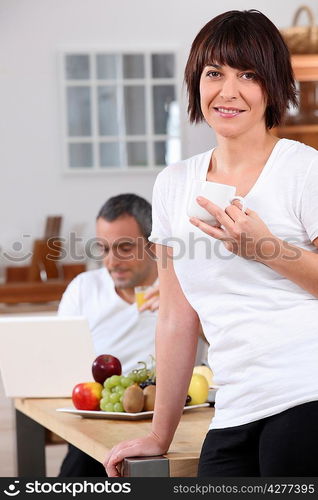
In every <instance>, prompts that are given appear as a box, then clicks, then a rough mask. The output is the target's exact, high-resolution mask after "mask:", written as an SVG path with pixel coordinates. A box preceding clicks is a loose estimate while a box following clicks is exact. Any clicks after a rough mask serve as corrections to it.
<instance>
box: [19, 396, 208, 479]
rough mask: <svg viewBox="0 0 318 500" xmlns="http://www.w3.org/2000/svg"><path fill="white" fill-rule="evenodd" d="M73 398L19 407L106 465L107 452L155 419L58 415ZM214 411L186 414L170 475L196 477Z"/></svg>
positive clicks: (171, 458) (146, 428) (172, 448)
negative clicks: (115, 418) (129, 419)
mask: <svg viewBox="0 0 318 500" xmlns="http://www.w3.org/2000/svg"><path fill="white" fill-rule="evenodd" d="M72 406H73V405H72V400H71V399H58V398H52V399H16V400H15V407H16V409H17V410H20V411H21V412H22V413H24V414H25V415H27V416H29V417H30V418H32V419H33V420H35V421H36V422H38V423H39V424H41V425H43V426H44V427H46V428H47V429H49V430H51V431H52V432H55V433H56V434H58V435H59V436H61V437H62V438H63V439H65V440H66V441H68V442H69V443H71V444H73V445H74V446H76V447H78V448H80V449H81V450H83V451H84V452H86V453H88V454H89V455H91V456H92V457H94V458H95V459H96V460H98V461H100V462H102V461H103V459H104V457H105V456H106V453H107V451H108V450H109V449H110V448H112V447H113V446H114V445H116V444H118V443H119V442H120V441H123V440H126V439H133V438H137V437H140V436H144V435H145V434H147V433H148V432H149V430H150V427H151V420H150V419H145V420H136V421H128V420H127V421H126V420H124V421H123V420H111V419H90V418H82V417H80V416H78V415H72V414H67V413H61V412H57V411H56V409H57V408H65V407H72ZM213 415H214V409H213V408H210V407H206V408H197V409H193V410H188V411H187V412H185V413H184V414H183V415H182V418H181V421H180V424H179V426H178V428H177V431H176V433H175V436H174V439H173V442H172V443H171V446H170V449H169V452H168V453H167V454H166V455H164V456H165V457H167V458H168V459H169V465H170V476H172V477H191V476H195V475H196V470H197V464H198V458H199V455H200V450H201V446H202V443H203V440H204V438H205V435H206V433H207V431H208V427H209V424H210V421H211V419H212V417H213Z"/></svg>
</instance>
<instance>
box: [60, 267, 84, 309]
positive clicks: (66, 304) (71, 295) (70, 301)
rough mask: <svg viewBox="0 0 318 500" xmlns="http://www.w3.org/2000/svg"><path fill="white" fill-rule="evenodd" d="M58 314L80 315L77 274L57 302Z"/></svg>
mask: <svg viewBox="0 0 318 500" xmlns="http://www.w3.org/2000/svg"><path fill="white" fill-rule="evenodd" d="M57 314H58V316H81V311H80V306H79V278H78V276H77V277H76V278H74V279H73V281H71V283H70V284H69V285H68V287H67V288H66V290H65V292H64V293H63V296H62V299H61V301H60V303H59V307H58V311H57Z"/></svg>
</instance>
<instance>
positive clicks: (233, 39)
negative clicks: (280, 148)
mask: <svg viewBox="0 0 318 500" xmlns="http://www.w3.org/2000/svg"><path fill="white" fill-rule="evenodd" d="M213 63H218V64H221V65H228V66H231V67H232V68H237V69H240V70H253V71H254V72H255V74H256V77H257V79H258V81H259V84H260V86H261V88H262V89H263V92H264V94H265V97H266V99H267V108H266V111H265V122H266V127H267V128H269V129H270V128H272V127H275V126H278V125H279V124H281V122H282V121H283V118H284V115H285V113H286V110H287V109H288V107H289V105H290V104H292V105H293V106H297V91H296V86H295V80H294V75H293V70H292V66H291V61H290V54H289V50H288V48H287V46H286V44H285V42H284V40H283V38H282V36H281V34H280V32H279V30H278V29H277V28H276V26H275V25H274V24H273V23H272V22H271V21H270V20H269V19H268V18H267V17H266V16H265V15H264V14H262V13H261V12H259V11H258V10H255V9H252V10H244V11H239V10H231V11H228V12H225V13H223V14H220V15H219V16H217V17H215V18H213V19H212V20H211V21H209V22H208V23H207V24H206V25H205V26H204V27H203V28H202V29H201V30H200V32H199V33H198V34H197V36H196V38H195V39H194V41H193V43H192V46H191V50H190V55H189V58H188V62H187V64H186V68H185V82H186V85H187V89H188V97H189V105H188V113H189V117H190V121H191V122H194V123H198V122H201V121H203V120H204V116H203V114H202V110H201V105H200V78H201V74H202V71H203V69H204V67H205V66H209V65H211V64H213Z"/></svg>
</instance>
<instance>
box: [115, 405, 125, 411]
mask: <svg viewBox="0 0 318 500" xmlns="http://www.w3.org/2000/svg"><path fill="white" fill-rule="evenodd" d="M114 411H120V412H123V411H124V407H123V405H122V404H121V403H115V404H114Z"/></svg>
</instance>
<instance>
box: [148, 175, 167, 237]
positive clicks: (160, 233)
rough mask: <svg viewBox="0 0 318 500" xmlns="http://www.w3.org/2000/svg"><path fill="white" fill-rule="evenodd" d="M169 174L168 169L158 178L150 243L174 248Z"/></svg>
mask: <svg viewBox="0 0 318 500" xmlns="http://www.w3.org/2000/svg"><path fill="white" fill-rule="evenodd" d="M169 209H171V201H169V174H168V169H167V168H166V169H165V170H163V171H162V172H160V174H159V175H158V176H157V178H156V181H155V184H154V187H153V193H152V231H151V235H150V236H149V238H148V239H149V241H152V242H153V243H160V244H161V245H165V246H173V245H172V242H171V238H172V232H171V223H170V220H169V213H170V214H171V210H169ZM169 240H170V241H169Z"/></svg>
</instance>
